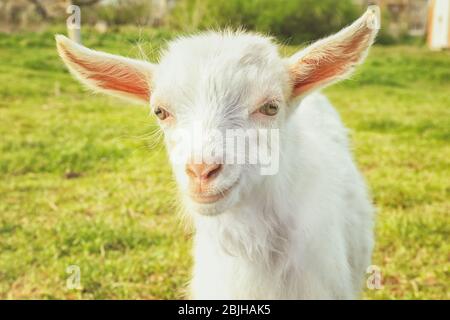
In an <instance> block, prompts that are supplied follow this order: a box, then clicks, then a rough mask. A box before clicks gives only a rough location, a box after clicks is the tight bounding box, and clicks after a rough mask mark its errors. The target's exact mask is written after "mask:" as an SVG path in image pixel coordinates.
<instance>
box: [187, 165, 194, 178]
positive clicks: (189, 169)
mask: <svg viewBox="0 0 450 320" xmlns="http://www.w3.org/2000/svg"><path fill="white" fill-rule="evenodd" d="M186 174H187V175H188V176H189V177H191V178H195V177H197V174H196V173H195V171H194V170H192V168H191V167H190V166H187V167H186Z"/></svg>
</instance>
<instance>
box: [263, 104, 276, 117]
mask: <svg viewBox="0 0 450 320" xmlns="http://www.w3.org/2000/svg"><path fill="white" fill-rule="evenodd" d="M260 112H261V113H263V114H265V115H267V116H274V115H276V114H277V113H278V106H277V105H276V104H271V103H268V104H265V105H264V106H262V107H261V109H260Z"/></svg>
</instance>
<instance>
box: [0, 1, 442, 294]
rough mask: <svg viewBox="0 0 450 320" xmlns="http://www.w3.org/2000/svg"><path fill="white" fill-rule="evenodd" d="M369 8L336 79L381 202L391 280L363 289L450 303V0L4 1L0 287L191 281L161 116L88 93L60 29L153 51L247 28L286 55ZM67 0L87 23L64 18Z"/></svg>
mask: <svg viewBox="0 0 450 320" xmlns="http://www.w3.org/2000/svg"><path fill="white" fill-rule="evenodd" d="M370 4H378V5H379V6H380V8H381V16H382V25H381V30H380V33H379V37H378V39H377V42H376V45H375V46H374V48H373V49H372V50H371V52H370V55H369V57H368V59H367V61H366V62H365V63H364V65H362V66H361V67H360V68H359V70H358V71H357V73H356V75H355V76H354V77H352V78H351V79H350V80H347V81H344V82H342V83H339V84H337V85H334V86H332V87H330V88H328V89H326V90H325V93H326V94H327V96H328V97H329V98H330V99H331V101H332V102H333V104H334V105H335V106H336V109H337V110H338V111H339V113H340V114H341V116H342V118H343V121H344V122H345V123H346V125H347V126H348V127H349V129H350V134H351V138H352V140H353V149H354V153H355V157H356V160H357V162H358V164H359V166H360V168H361V170H362V171H363V173H364V175H365V177H366V179H367V181H368V184H369V186H370V188H371V190H372V194H373V198H374V202H375V204H376V206H377V208H378V217H377V226H376V236H377V240H376V248H375V252H374V256H373V264H374V265H376V266H377V268H379V270H380V271H381V286H380V287H378V288H376V289H370V288H367V289H366V290H365V292H364V298H366V299H449V298H450V295H449V292H450V271H449V266H450V242H449V236H450V223H449V222H450V215H449V214H450V144H449V142H450V108H449V107H450V51H449V50H448V49H449V46H450V45H449V42H450V32H449V21H450V19H449V16H450V4H449V0H379V1H367V0H339V1H335V0H153V1H152V0H146V1H145V0H103V1H102V0H79V1H76V0H72V1H67V0H61V1H58V0H0V120H1V121H0V298H2V299H14V298H16V299H17V298H19V299H36V298H48V299H52V298H69V299H80V298H82V299H166V298H183V297H185V291H184V288H185V286H186V283H187V282H188V280H189V273H190V268H191V263H192V261H191V256H190V248H191V234H190V232H189V231H186V230H185V229H186V228H185V226H184V225H183V223H182V221H181V220H180V219H179V217H178V216H177V203H176V190H175V183H174V182H173V180H172V176H171V171H170V168H169V166H168V161H167V157H166V154H165V151H164V148H163V145H162V143H161V135H160V133H159V131H158V130H157V126H156V123H155V121H154V119H153V118H152V117H151V116H149V115H148V113H149V112H148V109H147V108H145V107H139V106H133V105H129V104H128V103H126V102H123V101H118V100H115V99H112V98H109V97H105V96H101V95H92V94H90V93H88V92H86V91H85V90H84V89H83V88H82V87H81V86H80V85H79V84H78V83H77V82H76V81H75V80H74V79H72V78H71V77H70V75H69V74H68V72H67V70H66V69H65V68H64V66H63V64H62V62H61V61H60V59H59V57H58V56H57V54H56V50H55V43H54V34H56V33H62V34H68V35H69V36H71V37H72V38H73V39H75V40H77V41H80V42H82V43H83V44H84V45H86V46H88V47H91V48H94V49H98V50H103V51H107V52H111V53H114V54H122V55H126V56H130V57H135V58H143V59H149V60H151V61H157V59H158V56H159V52H160V51H161V49H163V48H164V47H165V46H166V43H167V41H169V40H170V39H173V38H174V37H177V36H179V35H183V34H188V33H192V32H197V31H199V30H205V29H210V28H214V29H220V28H224V27H235V28H237V27H244V28H246V29H248V30H256V31H259V32H262V33H264V34H269V35H271V36H273V37H274V38H275V39H276V40H277V41H278V43H280V45H281V49H280V53H281V54H282V55H290V54H292V53H294V52H295V51H297V50H299V49H300V48H302V47H303V46H305V45H307V44H309V43H311V42H312V41H314V40H315V39H318V38H321V37H323V36H326V35H328V34H331V33H334V32H337V31H338V30H340V29H341V28H343V27H344V26H346V25H347V24H349V23H350V22H352V21H353V20H355V19H356V18H357V17H358V16H360V15H361V14H362V13H363V12H364V11H365V10H366V8H367V6H368V5H370ZM70 5H77V6H79V7H80V9H81V11H80V12H81V29H68V28H67V21H72V20H71V18H70V17H71V15H72V14H73V13H74V11H70V10H69V11H67V8H68V7H69V6H70ZM68 19H69V20H68ZM369 276H370V274H368V278H369Z"/></svg>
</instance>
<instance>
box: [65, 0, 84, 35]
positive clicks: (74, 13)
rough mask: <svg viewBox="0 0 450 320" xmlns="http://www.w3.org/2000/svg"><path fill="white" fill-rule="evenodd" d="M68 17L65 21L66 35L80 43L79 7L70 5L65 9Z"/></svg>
mask: <svg viewBox="0 0 450 320" xmlns="http://www.w3.org/2000/svg"><path fill="white" fill-rule="evenodd" d="M66 12H67V14H70V16H69V17H68V18H67V20H66V24H67V34H68V36H69V38H70V39H72V40H73V41H75V42H77V43H81V9H80V7H79V6H77V5H74V4H71V5H70V6H68V7H67V9H66Z"/></svg>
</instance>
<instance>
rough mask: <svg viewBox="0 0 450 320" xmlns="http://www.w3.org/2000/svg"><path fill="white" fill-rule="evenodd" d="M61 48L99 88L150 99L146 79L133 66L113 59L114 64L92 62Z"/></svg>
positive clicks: (146, 99)
mask: <svg viewBox="0 0 450 320" xmlns="http://www.w3.org/2000/svg"><path fill="white" fill-rule="evenodd" d="M62 49H63V51H64V55H65V56H66V57H67V58H68V59H69V60H70V61H71V62H73V63H74V64H76V65H77V66H78V67H80V68H81V70H79V71H81V72H82V73H83V74H84V75H85V76H86V78H87V79H91V80H94V81H95V82H96V85H97V86H99V87H100V88H102V89H106V90H113V91H118V92H123V93H127V94H130V95H132V96H134V97H136V98H139V99H142V100H145V101H149V100H150V88H149V85H148V81H147V79H145V76H144V75H143V74H142V73H140V72H139V71H137V70H135V69H133V67H131V66H128V65H125V64H122V63H121V62H120V61H114V64H113V63H111V62H110V63H108V61H102V62H99V63H92V62H89V61H86V60H83V59H80V58H78V57H76V56H75V55H74V54H72V53H71V52H69V51H68V50H67V49H66V48H64V47H62Z"/></svg>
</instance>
